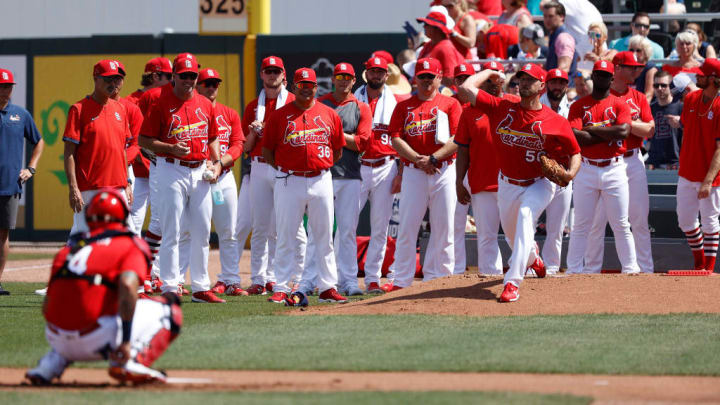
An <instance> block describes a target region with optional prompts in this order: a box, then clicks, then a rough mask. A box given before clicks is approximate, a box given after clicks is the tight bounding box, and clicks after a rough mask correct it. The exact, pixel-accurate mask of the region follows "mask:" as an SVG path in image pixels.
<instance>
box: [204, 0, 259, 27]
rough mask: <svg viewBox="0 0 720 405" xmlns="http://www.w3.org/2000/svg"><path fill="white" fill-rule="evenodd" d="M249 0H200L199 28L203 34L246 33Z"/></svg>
mask: <svg viewBox="0 0 720 405" xmlns="http://www.w3.org/2000/svg"><path fill="white" fill-rule="evenodd" d="M247 3H248V1H247V0H198V5H199V13H198V15H199V18H200V20H199V29H198V32H199V33H200V34H201V35H202V34H225V35H228V34H236V35H241V34H246V33H247V32H248V10H247Z"/></svg>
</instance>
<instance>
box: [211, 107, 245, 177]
mask: <svg viewBox="0 0 720 405" xmlns="http://www.w3.org/2000/svg"><path fill="white" fill-rule="evenodd" d="M215 124H217V137H218V142H219V143H220V156H223V155H224V154H226V153H227V154H229V155H230V156H231V157H232V159H233V162H232V163H230V166H225V169H224V170H230V168H231V167H232V166H233V165H234V164H235V160H236V159H237V158H239V157H240V155H242V144H243V142H244V141H245V135H244V134H243V130H242V126H241V124H240V116H239V115H238V113H237V111H235V110H233V109H232V108H230V107H228V106H226V105H223V104H220V103H217V102H216V103H215Z"/></svg>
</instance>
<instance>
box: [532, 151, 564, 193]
mask: <svg viewBox="0 0 720 405" xmlns="http://www.w3.org/2000/svg"><path fill="white" fill-rule="evenodd" d="M539 160H540V166H541V167H542V172H543V176H545V178H547V179H548V180H550V181H552V182H553V183H555V184H557V185H559V186H560V187H565V186H567V185H568V182H567V181H565V178H564V176H563V175H564V174H565V169H563V167H562V166H561V165H560V163H558V162H557V161H556V160H554V159H551V158H549V157H547V156H545V155H540V159H539Z"/></svg>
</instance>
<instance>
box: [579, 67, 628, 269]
mask: <svg viewBox="0 0 720 405" xmlns="http://www.w3.org/2000/svg"><path fill="white" fill-rule="evenodd" d="M613 73H614V66H613V64H612V63H610V62H608V61H604V60H600V61H597V62H595V65H594V66H593V73H592V79H593V92H592V94H590V95H587V96H585V97H583V98H581V99H580V100H577V101H575V102H574V103H573V104H572V105H571V106H570V113H569V115H568V120H569V121H570V125H572V127H573V131H574V132H575V136H576V137H577V140H578V143H579V144H580V145H581V147H582V165H581V166H580V171H579V173H578V175H577V177H576V178H575V182H574V183H573V199H574V200H575V223H574V224H573V229H572V233H571V234H570V245H569V246H568V254H567V264H568V271H567V273H568V274H573V273H582V272H583V271H584V268H583V264H584V260H583V259H584V258H585V255H586V254H587V252H588V250H587V249H588V233H589V232H590V228H591V226H592V224H593V219H594V218H595V211H596V210H597V207H598V200H600V201H602V203H603V206H604V209H605V210H606V212H607V217H608V219H609V220H610V226H611V227H612V229H613V232H614V233H615V248H616V249H617V254H618V258H619V259H620V264H621V265H622V272H623V273H626V274H633V273H638V272H640V268H639V267H638V265H637V260H636V256H635V243H634V241H633V238H632V234H631V233H630V223H629V222H628V214H627V213H628V197H629V190H628V178H627V173H626V171H625V162H624V160H623V154H624V153H625V140H626V139H627V137H628V135H629V134H630V122H631V120H630V108H629V107H628V105H627V104H626V103H625V102H624V100H622V99H620V98H619V97H616V96H613V95H612V94H610V84H611V83H612V81H613Z"/></svg>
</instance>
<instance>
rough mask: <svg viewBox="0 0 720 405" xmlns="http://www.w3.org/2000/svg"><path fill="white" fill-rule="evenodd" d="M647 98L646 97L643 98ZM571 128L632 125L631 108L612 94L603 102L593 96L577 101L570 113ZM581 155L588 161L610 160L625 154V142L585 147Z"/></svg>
mask: <svg viewBox="0 0 720 405" xmlns="http://www.w3.org/2000/svg"><path fill="white" fill-rule="evenodd" d="M643 97H645V96H643ZM568 121H570V126H572V127H573V128H575V129H580V130H581V129H583V128H585V127H609V126H613V125H622V124H628V125H629V124H630V121H631V120H630V107H629V106H628V105H627V104H626V103H624V102H623V100H622V99H621V98H619V97H615V96H613V95H612V94H610V95H608V96H607V97H605V98H604V99H602V100H596V99H595V98H593V96H592V95H591V94H589V95H587V96H585V97H583V98H581V99H580V100H577V101H576V102H574V103H572V105H571V106H570V112H568ZM581 149H582V150H581V153H582V155H583V156H584V157H586V158H588V159H610V158H613V157H615V156H620V155H622V154H623V153H625V142H624V141H621V140H618V141H610V142H603V143H596V144H594V145H585V146H583V147H582V148H581Z"/></svg>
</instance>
